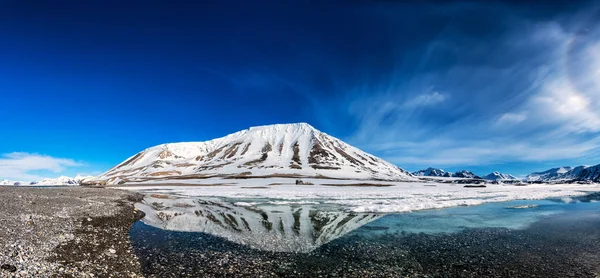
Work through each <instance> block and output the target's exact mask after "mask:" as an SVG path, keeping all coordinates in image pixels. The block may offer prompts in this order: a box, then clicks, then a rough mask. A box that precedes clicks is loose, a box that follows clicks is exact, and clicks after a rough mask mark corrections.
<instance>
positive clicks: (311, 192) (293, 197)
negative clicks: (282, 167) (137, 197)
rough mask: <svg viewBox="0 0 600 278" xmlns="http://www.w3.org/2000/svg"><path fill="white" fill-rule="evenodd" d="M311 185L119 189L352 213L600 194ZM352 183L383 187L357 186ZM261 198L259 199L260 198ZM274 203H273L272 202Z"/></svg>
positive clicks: (280, 181)
mask: <svg viewBox="0 0 600 278" xmlns="http://www.w3.org/2000/svg"><path fill="white" fill-rule="evenodd" d="M303 181H304V182H310V183H312V184H313V185H296V184H294V182H295V180H294V179H288V178H261V179H244V180H227V179H202V180H187V182H188V183H190V184H188V185H184V184H177V185H173V184H171V185H168V184H158V183H157V184H152V183H147V184H138V185H128V186H123V187H118V188H121V189H126V190H134V191H140V192H145V193H149V192H152V193H167V194H174V195H179V196H182V197H222V198H231V199H237V200H238V201H239V202H240V204H244V203H247V204H248V205H252V204H253V203H254V202H257V199H265V200H266V201H267V202H282V201H284V202H290V203H303V202H311V203H317V204H331V205H339V206H342V207H343V208H344V210H346V211H352V212H380V213H388V212H410V211H417V210H426V209H439V208H447V207H454V206H472V205H479V204H483V203H487V202H504V201H510V200H536V199H546V198H563V197H573V196H583V195H587V194H590V193H592V192H600V184H589V185H581V184H552V185H548V184H532V185H527V186H513V185H497V184H488V185H487V187H485V188H465V187H464V186H463V185H462V184H447V183H435V182H384V181H364V180H356V181H352V180H331V179H304V180H303ZM356 184H372V185H387V186H385V187H384V186H381V187H375V186H364V185H363V186H356ZM265 200H261V201H260V202H264V201H265ZM274 204H275V203H274Z"/></svg>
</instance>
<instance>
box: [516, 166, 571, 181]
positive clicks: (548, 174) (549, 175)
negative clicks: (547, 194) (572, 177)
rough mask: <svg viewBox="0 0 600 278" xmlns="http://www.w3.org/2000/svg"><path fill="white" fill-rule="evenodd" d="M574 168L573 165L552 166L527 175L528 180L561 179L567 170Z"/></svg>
mask: <svg viewBox="0 0 600 278" xmlns="http://www.w3.org/2000/svg"><path fill="white" fill-rule="evenodd" d="M571 170H573V167H569V166H564V167H558V168H552V169H549V170H546V171H543V172H535V173H531V174H529V175H527V176H526V177H525V180H526V181H551V180H555V179H560V178H561V177H562V176H563V175H564V174H565V173H566V172H569V171H571Z"/></svg>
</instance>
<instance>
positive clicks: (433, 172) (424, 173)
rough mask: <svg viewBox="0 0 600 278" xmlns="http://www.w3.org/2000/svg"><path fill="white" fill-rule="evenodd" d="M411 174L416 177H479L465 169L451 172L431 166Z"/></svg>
mask: <svg viewBox="0 0 600 278" xmlns="http://www.w3.org/2000/svg"><path fill="white" fill-rule="evenodd" d="M412 174H413V175H414V176H417V177H448V178H471V179H472V178H476V179H479V178H480V177H478V176H476V175H475V174H473V172H471V171H467V170H462V171H458V172H455V173H452V172H446V171H444V170H443V169H436V168H431V167H430V168H427V169H425V170H420V171H417V172H413V173H412Z"/></svg>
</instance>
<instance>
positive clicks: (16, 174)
mask: <svg viewBox="0 0 600 278" xmlns="http://www.w3.org/2000/svg"><path fill="white" fill-rule="evenodd" d="M82 165H83V164H82V163H80V162H77V161H75V160H73V159H68V158H56V157H52V156H48V155H40V154H32V153H24V152H13V153H8V154H4V155H2V156H0V178H2V179H8V180H18V181H37V180H41V179H43V178H44V177H42V176H39V175H37V174H33V173H32V172H39V171H49V172H52V173H61V172H63V171H65V170H66V169H68V168H70V167H78V166H82Z"/></svg>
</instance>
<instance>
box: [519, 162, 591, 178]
mask: <svg viewBox="0 0 600 278" xmlns="http://www.w3.org/2000/svg"><path fill="white" fill-rule="evenodd" d="M525 180H526V181H529V182H565V181H590V182H600V164H599V165H595V166H577V167H559V168H552V169H550V170H546V171H544V172H537V173H532V174H529V175H527V177H526V178H525Z"/></svg>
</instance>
